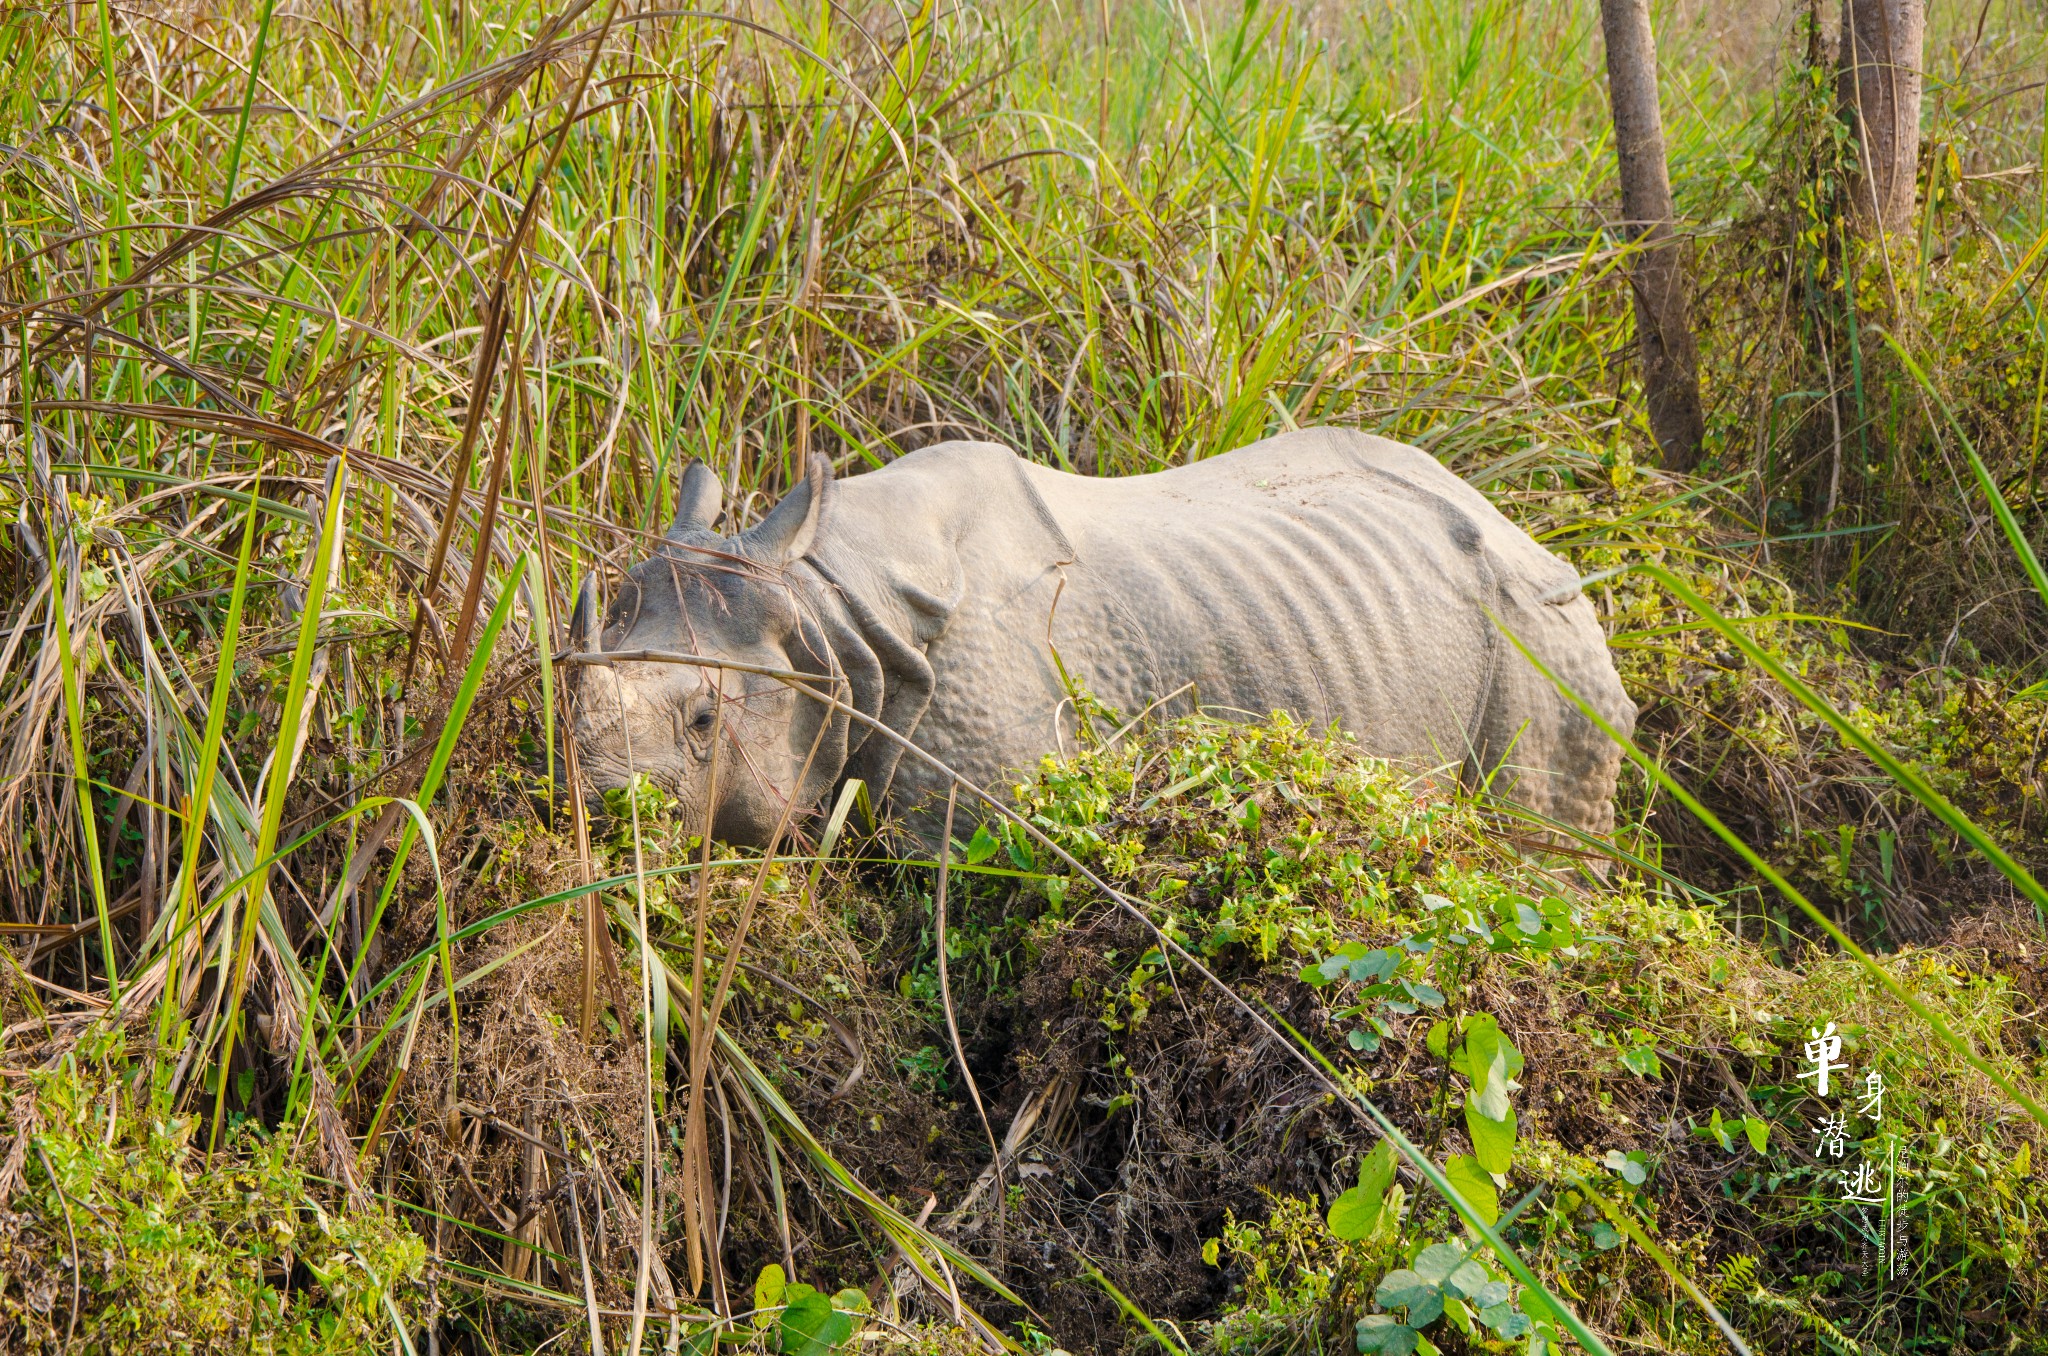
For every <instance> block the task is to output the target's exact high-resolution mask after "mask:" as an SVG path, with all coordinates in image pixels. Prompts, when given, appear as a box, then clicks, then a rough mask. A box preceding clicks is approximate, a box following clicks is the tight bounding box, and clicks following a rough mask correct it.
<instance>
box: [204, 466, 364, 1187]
mask: <svg viewBox="0 0 2048 1356" xmlns="http://www.w3.org/2000/svg"><path fill="white" fill-rule="evenodd" d="M347 495H348V459H347V458H346V457H336V458H334V459H333V460H331V461H330V462H329V463H328V464H327V492H326V495H325V500H326V502H325V503H324V504H323V505H322V510H321V515H320V533H319V536H318V537H316V538H315V539H314V542H313V551H312V557H311V564H312V569H311V571H310V572H309V577H308V579H307V581H306V598H305V609H304V611H303V612H302V613H301V614H300V616H299V638H298V643H297V645H296V646H295V647H294V648H293V650H292V667H291V674H290V676H289V677H288V678H287V679H286V680H285V695H284V705H283V709H282V711H281V713H280V715H279V717H278V727H277V747H276V748H275V749H274V750H272V752H271V762H270V768H269V771H268V772H267V773H266V774H265V776H264V786H263V793H264V794H263V819H262V822H261V823H260V825H259V826H258V828H257V831H256V856H257V858H258V859H259V860H261V861H262V863H263V864H262V865H260V866H259V867H258V868H257V871H256V874H255V875H254V876H253V877H252V878H251V879H250V881H249V891H248V904H247V906H246V912H245V913H244V916H243V918H242V920H241V932H240V938H239V940H238V941H237V943H236V945H235V955H234V973H233V977H232V979H231V980H230V982H229V987H228V999H227V1006H226V1008H225V1009H224V1010H223V1021H222V1025H221V1032H222V1044H221V1053H220V1063H219V1067H220V1070H221V1076H220V1078H219V1080H218V1082H217V1085H216V1089H215V1093H214V1103H213V1129H212V1132H211V1134H210V1135H209V1136H208V1140H207V1153H208V1155H209V1156H210V1155H211V1154H212V1152H213V1150H214V1149H215V1148H216V1147H217V1146H218V1145H219V1142H220V1127H221V1121H222V1119H223V1117H224V1116H225V1114H226V1110H227V1095H228V1078H227V1071H228V1068H229V1065H230V1063H231V1062H232V1060H233V1057H234V1050H235V1030H236V1027H237V1024H238V1021H239V1018H240V1017H241V1009H242V1000H243V998H244V997H245V996H246V994H247V993H248V986H249V965H250V960H251V957H252V956H253V954H254V951H255V947H256V924H257V920H258V919H259V918H260V917H261V916H262V913H263V909H264V905H265V903H266V902H267V898H268V896H269V893H270V873H271V870H272V865H271V863H270V862H269V861H267V860H263V859H267V858H269V857H270V855H271V849H272V847H273V846H274V845H275V844H276V842H277V834H278V829H279V827H280V826H281V825H282V824H283V822H284V796H285V789H286V787H287V786H289V785H290V783H291V779H292V773H293V771H294V764H295V763H296V762H297V756H298V751H299V732H300V730H301V729H303V728H304V727H305V724H306V722H307V720H308V718H309V717H310V716H311V714H312V713H311V711H310V709H309V708H310V705H311V703H310V702H309V701H308V696H309V688H310V687H311V679H312V673H313V652H314V651H315V650H316V649H318V648H319V645H320V619H321V616H322V614H323V613H324V611H325V610H326V606H327V588H328V585H329V584H330V583H331V582H332V580H333V576H334V575H335V574H336V573H338V571H339V569H340V566H341V550H342V543H343V540H344V533H343V531H342V527H341V507H342V501H343V500H344V499H345V498H346V497H347ZM287 953H289V948H287Z"/></svg>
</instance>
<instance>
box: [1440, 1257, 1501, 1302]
mask: <svg viewBox="0 0 2048 1356" xmlns="http://www.w3.org/2000/svg"><path fill="white" fill-rule="evenodd" d="M1490 1280H1491V1278H1490V1277H1488V1276H1487V1274H1486V1268H1485V1267H1483V1266H1481V1265H1480V1264H1479V1259H1478V1258H1476V1257H1468V1258H1466V1259H1465V1260H1464V1261H1463V1262H1461V1263H1459V1264H1458V1269H1457V1270H1456V1271H1453V1272H1452V1273H1451V1274H1450V1275H1448V1276H1446V1277H1445V1278H1444V1289H1446V1290H1448V1291H1450V1292H1451V1293H1452V1294H1454V1295H1456V1296H1458V1297H1459V1298H1460V1299H1471V1298H1472V1297H1473V1296H1474V1295H1477V1294H1478V1293H1479V1292H1480V1290H1482V1289H1484V1288H1485V1287H1486V1286H1487V1285H1488V1284H1489V1282H1490Z"/></svg>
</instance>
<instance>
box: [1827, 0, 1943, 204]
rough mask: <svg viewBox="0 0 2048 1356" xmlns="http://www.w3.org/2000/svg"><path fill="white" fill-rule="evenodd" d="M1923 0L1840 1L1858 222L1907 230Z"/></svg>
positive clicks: (1916, 155) (1915, 167)
mask: <svg viewBox="0 0 2048 1356" xmlns="http://www.w3.org/2000/svg"><path fill="white" fill-rule="evenodd" d="M1926 38H1927V6H1926V4H1925V2H1924V0H1842V47H1841V67H1840V74H1839V77H1838V81H1837V89H1838V91H1839V93H1840V97H1841V100H1842V116H1843V117H1844V118H1846V119H1847V120H1848V123H1849V127H1850V129H1851V130H1852V131H1853V132H1854V133H1855V134H1856V144H1857V147H1858V148H1859V154H1858V156H1857V162H1858V164H1857V173H1856V175H1855V177H1854V181H1853V182H1852V183H1851V185H1850V190H1849V201H1850V202H1851V204H1853V206H1854V211H1855V217H1856V221H1857V224H1858V225H1859V226H1860V227H1862V228H1863V229H1864V230H1865V231H1869V230H1870V229H1871V228H1873V227H1874V228H1875V229H1876V230H1877V231H1878V232H1880V233H1882V234H1884V235H1890V234H1892V233H1894V232H1897V231H1905V230H1910V229H1911V227H1912V225H1913V188H1914V184H1915V181H1916V179H1917V176H1918V171H1919V166H1920V51H1921V47H1922V45H1923V44H1924V43H1925V41H1926Z"/></svg>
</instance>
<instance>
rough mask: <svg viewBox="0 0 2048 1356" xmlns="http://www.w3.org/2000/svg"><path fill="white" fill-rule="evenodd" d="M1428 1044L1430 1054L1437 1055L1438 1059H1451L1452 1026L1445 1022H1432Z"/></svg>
mask: <svg viewBox="0 0 2048 1356" xmlns="http://www.w3.org/2000/svg"><path fill="white" fill-rule="evenodd" d="M1428 1044H1429V1053H1431V1054H1432V1055H1435V1056H1436V1057H1437V1058H1438V1059H1449V1058H1450V1057H1451V1024H1450V1023H1449V1022H1445V1021H1435V1022H1431V1023H1430V1024H1429V1036H1428Z"/></svg>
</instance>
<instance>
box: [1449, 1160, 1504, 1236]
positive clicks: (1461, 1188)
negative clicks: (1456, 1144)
mask: <svg viewBox="0 0 2048 1356" xmlns="http://www.w3.org/2000/svg"><path fill="white" fill-rule="evenodd" d="M1444 1176H1445V1177H1448V1178H1449V1179H1450V1182H1451V1185H1452V1186H1453V1187H1455V1188H1457V1191H1458V1194H1459V1195H1460V1196H1463V1197H1464V1198H1465V1204H1467V1205H1469V1206H1471V1207H1472V1213H1474V1214H1476V1215H1478V1216H1479V1218H1480V1219H1482V1220H1484V1221H1486V1224H1487V1227H1488V1228H1491V1227H1492V1226H1493V1222H1494V1221H1495V1220H1497V1219H1499V1218H1500V1193H1499V1192H1497V1191H1495V1190H1494V1186H1493V1178H1492V1177H1491V1176H1490V1175H1489V1174H1488V1173H1487V1171H1486V1169H1485V1168H1482V1167H1480V1166H1479V1160H1478V1159H1476V1158H1473V1157H1472V1156H1471V1155H1469V1154H1459V1155H1458V1156H1457V1157H1455V1158H1453V1159H1451V1161H1450V1162H1448V1163H1446V1164H1444Z"/></svg>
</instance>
